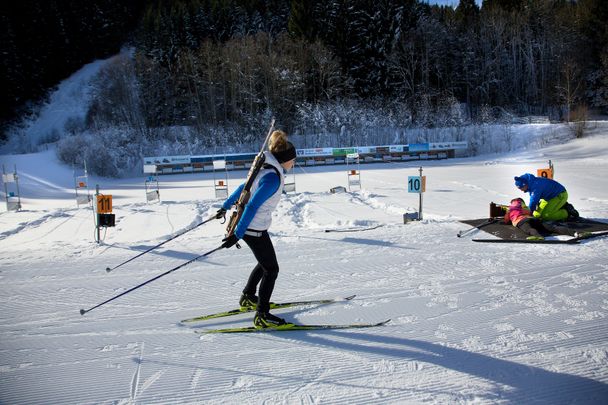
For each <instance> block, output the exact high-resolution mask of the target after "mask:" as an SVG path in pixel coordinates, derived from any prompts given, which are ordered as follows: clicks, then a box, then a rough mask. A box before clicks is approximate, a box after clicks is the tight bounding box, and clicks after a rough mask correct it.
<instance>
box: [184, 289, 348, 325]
mask: <svg viewBox="0 0 608 405" xmlns="http://www.w3.org/2000/svg"><path fill="white" fill-rule="evenodd" d="M353 298H355V295H351V296H350V297H345V298H341V299H325V300H311V301H294V302H281V303H274V302H271V303H270V309H283V308H291V307H296V306H305V305H324V304H333V303H334V302H341V301H350V300H352V299H353ZM248 312H255V308H237V309H232V310H230V311H224V312H217V313H215V314H209V315H202V316H197V317H195V318H189V319H184V320H181V321H180V323H193V322H201V321H206V320H209V319H215V318H223V317H226V316H232V315H239V314H246V313H248Z"/></svg>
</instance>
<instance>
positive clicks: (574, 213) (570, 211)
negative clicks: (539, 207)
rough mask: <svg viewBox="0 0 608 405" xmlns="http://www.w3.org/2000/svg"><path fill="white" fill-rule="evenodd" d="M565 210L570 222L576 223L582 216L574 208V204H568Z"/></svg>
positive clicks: (565, 205)
mask: <svg viewBox="0 0 608 405" xmlns="http://www.w3.org/2000/svg"><path fill="white" fill-rule="evenodd" d="M563 208H564V209H565V210H566V212H567V213H568V219H567V220H568V221H576V220H577V219H579V217H580V215H579V214H578V211H577V210H575V209H574V206H573V205H572V204H570V203H568V202H567V203H566V204H564V207H563Z"/></svg>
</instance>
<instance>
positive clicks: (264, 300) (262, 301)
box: [243, 231, 279, 312]
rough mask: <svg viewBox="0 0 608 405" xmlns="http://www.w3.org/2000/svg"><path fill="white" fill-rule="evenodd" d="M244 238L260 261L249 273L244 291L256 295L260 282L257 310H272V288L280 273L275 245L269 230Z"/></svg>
mask: <svg viewBox="0 0 608 405" xmlns="http://www.w3.org/2000/svg"><path fill="white" fill-rule="evenodd" d="M243 240H244V241H245V243H247V245H248V246H249V248H250V249H251V251H252V252H253V255H254V256H255V258H256V260H257V261H258V264H257V265H256V266H255V267H254V268H253V270H252V271H251V274H250V275H249V280H248V281H247V285H246V286H245V289H244V290H243V293H244V294H248V295H255V291H256V289H257V286H258V284H259V285H260V288H259V292H258V307H257V310H258V311H259V312H268V311H269V310H270V296H271V295H272V290H274V282H275V280H276V279H277V276H278V275H279V263H278V262H277V256H276V254H275V252H274V246H272V241H271V240H270V236H269V235H268V232H267V231H263V232H261V235H260V236H252V235H247V234H245V236H243Z"/></svg>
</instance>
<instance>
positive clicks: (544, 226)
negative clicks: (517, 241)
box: [505, 198, 588, 240]
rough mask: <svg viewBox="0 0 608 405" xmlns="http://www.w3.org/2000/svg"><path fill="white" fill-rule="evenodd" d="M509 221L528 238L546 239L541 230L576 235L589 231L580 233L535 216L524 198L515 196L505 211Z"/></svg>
mask: <svg viewBox="0 0 608 405" xmlns="http://www.w3.org/2000/svg"><path fill="white" fill-rule="evenodd" d="M508 223H511V224H513V226H514V227H516V228H518V229H521V230H522V231H523V232H525V233H526V235H529V236H528V237H527V238H526V239H528V240H544V239H545V238H544V237H543V236H542V235H541V232H543V233H556V234H559V235H570V236H574V237H579V236H585V235H587V234H588V232H583V233H578V232H575V231H574V230H572V229H570V228H568V227H567V226H563V225H558V224H556V223H553V222H543V221H541V220H540V219H539V218H535V217H534V216H533V215H532V213H531V212H530V209H529V208H528V207H527V206H526V203H525V202H524V200H523V198H514V199H512V200H511V203H510V204H509V207H508V208H507V211H506V213H505V224H508Z"/></svg>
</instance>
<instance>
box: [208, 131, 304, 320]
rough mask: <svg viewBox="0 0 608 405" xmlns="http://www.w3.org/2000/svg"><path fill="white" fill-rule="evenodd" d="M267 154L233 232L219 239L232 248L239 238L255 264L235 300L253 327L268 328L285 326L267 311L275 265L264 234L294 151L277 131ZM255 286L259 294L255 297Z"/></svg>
mask: <svg viewBox="0 0 608 405" xmlns="http://www.w3.org/2000/svg"><path fill="white" fill-rule="evenodd" d="M268 149H269V151H266V152H264V156H265V163H264V166H263V168H262V169H261V170H260V172H259V173H258V174H257V176H256V178H255V180H254V182H253V184H252V186H251V190H250V191H251V198H250V199H249V201H248V203H247V205H246V206H245V210H244V211H243V215H242V216H241V218H240V220H239V222H238V224H237V226H236V228H235V231H234V233H233V234H232V235H228V236H227V237H226V238H225V239H223V240H222V242H223V244H222V246H223V247H224V248H230V247H232V246H234V245H235V244H236V243H237V242H238V241H239V240H240V239H243V240H244V241H245V243H246V244H247V245H248V246H249V248H250V249H251V251H252V252H253V255H254V256H255V258H256V260H257V261H258V263H257V265H256V266H255V267H254V268H253V271H252V272H251V274H250V275H249V280H248V281H247V284H246V285H245V288H244V289H243V294H242V295H241V298H240V300H239V304H240V305H241V307H242V308H244V309H245V308H246V309H256V314H255V317H254V318H253V324H254V326H255V327H256V328H268V327H274V326H280V325H286V324H287V322H286V321H285V320H284V319H282V318H279V317H277V316H275V315H272V314H271V313H270V312H269V311H270V296H271V295H272V291H273V289H274V283H275V280H276V278H277V276H278V274H279V264H278V263H277V257H276V254H275V251H274V247H273V245H272V241H271V240H270V236H269V235H268V228H269V227H270V224H271V222H272V212H273V211H274V210H275V208H276V207H277V205H278V204H279V200H280V198H281V193H282V190H283V185H284V180H285V177H284V173H285V172H286V171H288V170H291V169H292V168H293V166H294V164H295V159H296V149H295V147H294V146H293V144H291V142H289V141H288V140H287V134H286V133H285V132H283V131H280V130H277V131H274V132H273V133H272V134H271V135H270V140H269V141H268ZM244 186H245V183H243V184H241V185H240V186H239V187H238V188H237V189H236V190H235V191H234V192H233V193H232V195H230V197H228V199H227V200H226V201H225V202H224V203H223V204H222V208H220V209H219V210H218V212H217V217H218V218H221V217H222V216H224V215H225V214H226V211H227V210H229V209H230V208H231V207H232V206H233V205H234V204H235V203H236V202H237V200H238V199H239V196H240V195H241V191H242V190H243V187H244ZM258 284H259V294H258V296H256V295H255V293H256V289H257V287H258Z"/></svg>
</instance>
